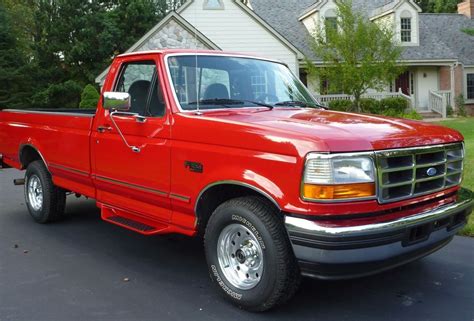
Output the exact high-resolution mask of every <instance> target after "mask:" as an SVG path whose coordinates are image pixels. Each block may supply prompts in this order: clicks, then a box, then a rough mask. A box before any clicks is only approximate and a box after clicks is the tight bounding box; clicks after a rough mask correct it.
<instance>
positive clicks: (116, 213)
mask: <svg viewBox="0 0 474 321" xmlns="http://www.w3.org/2000/svg"><path fill="white" fill-rule="evenodd" d="M101 214H102V215H101V216H102V219H103V220H104V221H106V222H109V223H112V224H115V225H118V226H121V227H124V228H126V229H129V230H132V231H135V232H137V233H140V234H144V235H153V234H165V233H168V232H169V231H168V229H169V226H168V225H165V224H163V223H159V222H156V221H154V220H151V219H148V218H146V217H143V216H141V215H138V214H134V213H130V212H127V211H123V210H119V209H116V208H110V207H108V206H102V213H101Z"/></svg>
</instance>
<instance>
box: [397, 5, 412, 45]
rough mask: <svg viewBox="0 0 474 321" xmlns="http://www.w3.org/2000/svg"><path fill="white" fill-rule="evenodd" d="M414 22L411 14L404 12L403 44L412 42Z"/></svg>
mask: <svg viewBox="0 0 474 321" xmlns="http://www.w3.org/2000/svg"><path fill="white" fill-rule="evenodd" d="M411 30H412V21H411V13H410V12H408V11H404V12H403V13H402V16H401V18H400V40H401V42H411Z"/></svg>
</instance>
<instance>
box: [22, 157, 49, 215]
mask: <svg viewBox="0 0 474 321" xmlns="http://www.w3.org/2000/svg"><path fill="white" fill-rule="evenodd" d="M41 165H42V164H40V163H39V162H33V163H31V164H30V165H29V166H28V168H27V169H26V173H25V187H24V191H25V201H26V206H27V207H28V211H29V212H30V214H31V216H32V217H33V219H34V220H35V221H36V222H38V223H46V222H47V221H48V211H49V210H48V204H50V203H51V191H50V187H51V179H50V177H48V176H47V175H46V174H45V172H46V170H41V169H40V168H39V167H40V166H41ZM43 166H44V165H43ZM34 176H36V177H38V178H39V180H40V182H41V188H42V189H43V204H42V206H41V209H39V210H35V209H34V208H33V207H32V206H31V204H30V200H29V198H28V184H29V180H30V179H31V177H34Z"/></svg>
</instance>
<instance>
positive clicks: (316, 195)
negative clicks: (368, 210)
mask: <svg viewBox="0 0 474 321" xmlns="http://www.w3.org/2000/svg"><path fill="white" fill-rule="evenodd" d="M371 196H375V183H358V184H345V185H313V184H304V185H303V198H305V199H310V200H338V199H348V198H365V197H371Z"/></svg>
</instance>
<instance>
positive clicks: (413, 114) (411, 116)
mask: <svg viewBox="0 0 474 321" xmlns="http://www.w3.org/2000/svg"><path fill="white" fill-rule="evenodd" d="M400 116H401V117H402V118H408V119H415V120H422V119H423V117H422V116H421V115H420V114H418V113H417V112H416V110H414V109H413V110H411V111H410V112H409V113H406V114H402V115H400Z"/></svg>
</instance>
